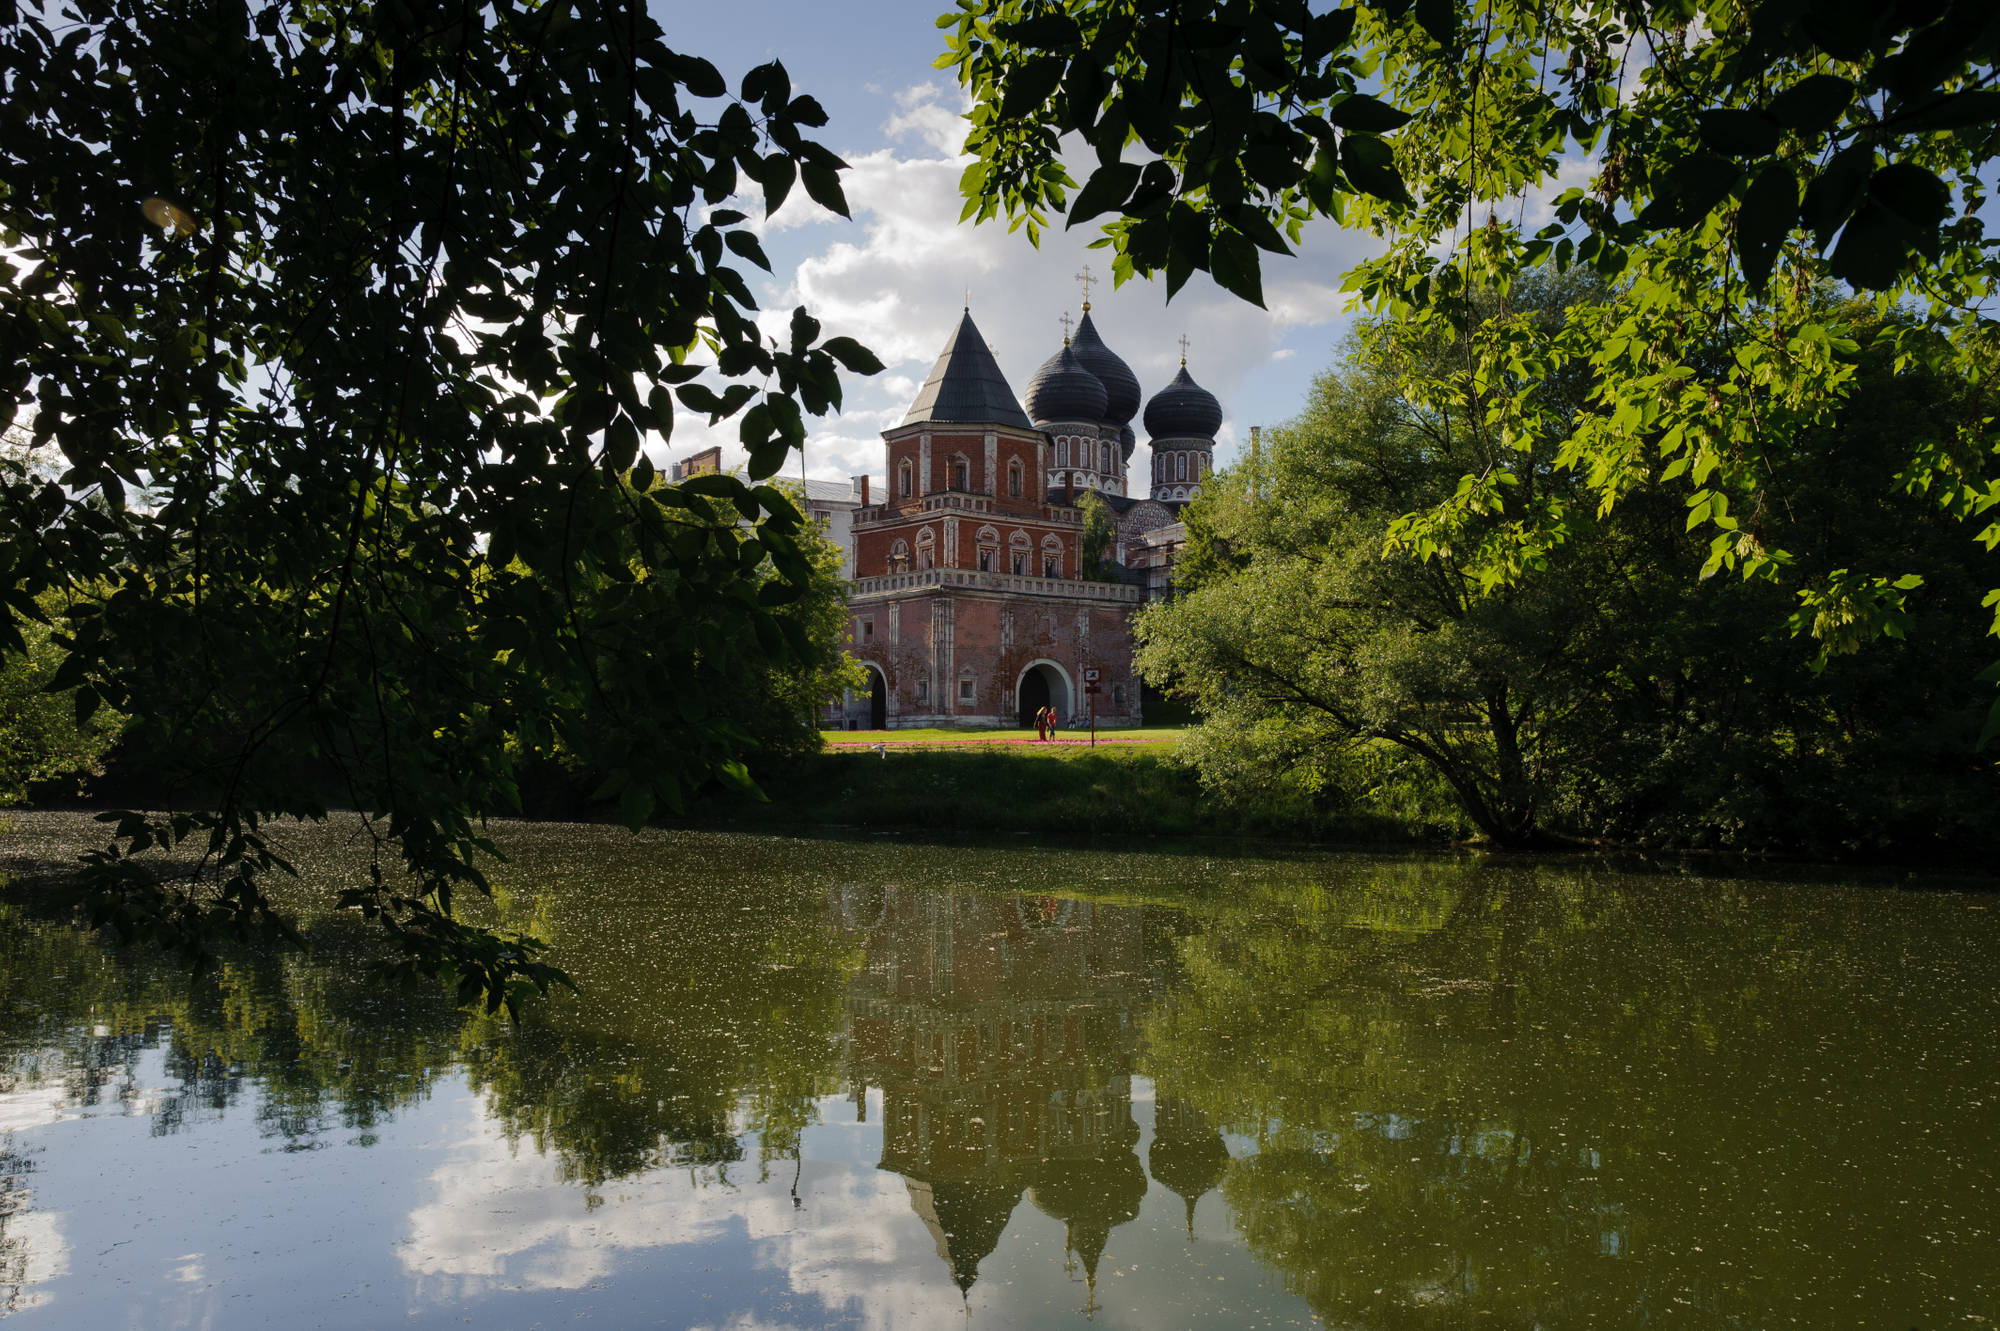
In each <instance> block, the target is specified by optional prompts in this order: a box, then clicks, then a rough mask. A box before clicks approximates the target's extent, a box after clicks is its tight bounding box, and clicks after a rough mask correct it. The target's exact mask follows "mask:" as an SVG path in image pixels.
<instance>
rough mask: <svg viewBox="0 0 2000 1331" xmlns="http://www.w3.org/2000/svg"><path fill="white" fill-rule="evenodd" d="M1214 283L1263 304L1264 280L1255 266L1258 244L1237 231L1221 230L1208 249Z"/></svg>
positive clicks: (1258, 304) (1256, 265) (1260, 306)
mask: <svg viewBox="0 0 2000 1331" xmlns="http://www.w3.org/2000/svg"><path fill="white" fill-rule="evenodd" d="M1209 264H1210V271H1211V273H1212V274H1213V275H1214V277H1215V281H1216V285H1218V286H1220V287H1221V288H1222V289H1223V290H1225V291H1227V292H1230V293H1231V294H1232V295H1236V296H1240V297H1241V298H1242V299H1244V300H1247V301H1249V302H1250V303H1251V304H1252V305H1255V306H1257V307H1258V308H1260V309H1261V308H1263V305H1264V281H1263V277H1262V275H1261V273H1260V272H1259V270H1258V263H1257V247H1256V246H1255V245H1254V244H1252V243H1251V241H1250V238H1249V237H1248V236H1246V235H1244V234H1243V233H1242V232H1240V231H1222V232H1218V233H1217V234H1216V237H1215V243H1214V245H1213V247H1212V248H1211V249H1210V251H1209Z"/></svg>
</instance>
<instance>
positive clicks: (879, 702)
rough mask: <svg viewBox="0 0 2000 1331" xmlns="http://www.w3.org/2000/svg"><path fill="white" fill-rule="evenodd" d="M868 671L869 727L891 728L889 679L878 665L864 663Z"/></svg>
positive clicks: (875, 728) (878, 728)
mask: <svg viewBox="0 0 2000 1331" xmlns="http://www.w3.org/2000/svg"><path fill="white" fill-rule="evenodd" d="M864 665H865V668H866V669H867V671H868V728H869V729H870V730H887V729H888V728H889V680H888V677H887V676H885V675H884V674H883V673H882V668H881V667H880V666H877V665H873V664H869V663H864Z"/></svg>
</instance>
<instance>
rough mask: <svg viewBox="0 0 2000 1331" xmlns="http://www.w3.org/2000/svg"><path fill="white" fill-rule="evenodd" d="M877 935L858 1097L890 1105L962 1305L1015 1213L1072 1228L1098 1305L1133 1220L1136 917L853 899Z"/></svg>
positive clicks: (1143, 990) (914, 1193)
mask: <svg viewBox="0 0 2000 1331" xmlns="http://www.w3.org/2000/svg"><path fill="white" fill-rule="evenodd" d="M838 906H839V911H840V915H841V919H842V922H843V923H844V924H846V925H847V926H848V927H849V928H853V929H858V930H861V931H864V932H865V933H866V935H867V949H868V965H867V967H866V969H865V971H863V972H862V973H861V974H860V975H859V976H858V977H857V979H856V981H855V983H854V985H853V986H852V988H851V989H850V990H849V996H848V1000H847V1007H848V1017H849V1027H850V1039H851V1051H852V1071H853V1075H854V1078H855V1087H854V1094H855V1096H856V1098H857V1100H858V1101H860V1102H861V1103H862V1104H864V1105H865V1103H866V1093H867V1087H868V1086H869V1085H870V1084H874V1085H879V1086H880V1087H881V1088H882V1103H883V1116H884V1123H883V1128H882V1161H881V1164H882V1168H884V1169H889V1170H894V1171H895V1172H896V1173H898V1174H901V1175H902V1176H903V1178H904V1180H905V1182H906V1184H907V1185H908V1187H909V1190H910V1201H911V1205H912V1206H913V1207H915V1209H916V1212H917V1214H918V1215H919V1216H921V1217H922V1218H923V1221H924V1223H925V1224H926V1225H927V1226H929V1228H930V1231H931V1233H932V1235H933V1236H934V1237H935V1238H936V1239H937V1245H938V1255H939V1256H940V1257H942V1258H943V1259H944V1261H945V1263H946V1265H947V1266H949V1267H950V1268H951V1274H952V1279H953V1280H954V1281H955V1282H956V1283H957V1285H958V1287H959V1289H960V1291H961V1292H964V1291H969V1290H970V1289H971V1287H972V1283H973V1281H974V1280H975V1279H977V1278H978V1274H979V1263H980V1262H981V1261H983V1260H984V1259H985V1258H986V1257H987V1255H988V1254H990V1253H991V1252H992V1251H993V1250H994V1248H995V1247H996V1246H997V1245H998V1244H999V1242H1000V1235H1001V1233H1002V1231H1004V1230H1005V1229H1006V1227H1007V1222H1008V1221H1009V1219H1011V1218H1012V1216H1013V1214H1014V1211H1015V1209H1016V1207H1017V1206H1018V1205H1019V1203H1020V1200H1021V1195H1022V1193H1023V1192H1024V1191H1027V1192H1028V1194H1029V1197H1030V1199H1031V1200H1032V1201H1033V1202H1034V1204H1035V1206H1036V1207H1037V1208H1038V1209H1040V1210H1041V1211H1043V1212H1044V1213H1046V1214H1048V1215H1050V1216H1053V1217H1054V1218H1056V1219H1058V1220H1060V1221H1062V1222H1063V1224H1064V1226H1065V1229H1066V1235H1067V1239H1068V1243H1067V1249H1066V1250H1073V1251H1075V1252H1076V1253H1077V1254H1078V1255H1079V1256H1080V1257H1081V1258H1082V1260H1083V1265H1084V1272H1085V1277H1086V1279H1087V1280H1088V1281H1090V1282H1091V1285H1092V1288H1093V1291H1094V1289H1095V1281H1096V1272H1097V1263H1098V1258H1099V1257H1100V1255H1101V1254H1102V1253H1103V1251H1104V1246H1105V1243H1106V1241H1107V1240H1108V1238H1109V1236H1110V1234H1111V1231H1112V1229H1113V1228H1115V1227H1116V1226H1118V1225H1121V1224H1123V1223H1125V1222H1126V1221H1128V1220H1131V1219H1132V1218H1133V1217H1134V1216H1136V1215H1137V1214H1138V1212H1139V1201H1140V1199H1141V1198H1142V1197H1144V1195H1145V1192H1146V1175H1145V1172H1144V1170H1143V1169H1141V1167H1140V1164H1139V1157H1138V1154H1137V1152H1136V1150H1135V1149H1134V1147H1135V1146H1136V1144H1137V1142H1138V1138H1139V1129H1138V1125H1137V1124H1136V1123H1134V1122H1133V1119H1132V1062H1133V1056H1134V1053H1135V1049H1136V1039H1137V1029H1138V1023H1137V1017H1138V1013H1139V1008H1140V1007H1141V1006H1142V1004H1143V1003H1144V1001H1145V999H1146V998H1147V997H1148V996H1149V992H1148V985H1149V979H1148V973H1149V970H1148V967H1147V965H1146V957H1145V955H1144V953H1145V945H1144V933H1143V930H1142V926H1141V919H1142V917H1141V913H1140V912H1139V911H1137V910H1132V909H1116V908H1107V907H1099V906H1093V905H1091V904H1090V903H1088V902H1073V901H1062V900H1058V899H1055V898H1051V897H1039V898H1037V897H1025V898H1019V899H1014V898H1007V897H989V896H980V895H973V894H960V893H941V892H923V893H905V894H898V893H896V892H895V891H894V890H893V889H846V890H844V891H843V893H842V896H841V899H840V901H839V903H838Z"/></svg>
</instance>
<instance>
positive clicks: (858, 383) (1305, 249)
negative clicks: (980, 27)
mask: <svg viewBox="0 0 2000 1331" xmlns="http://www.w3.org/2000/svg"><path fill="white" fill-rule="evenodd" d="M896 105H897V111H896V113H895V114H894V115H892V116H891V117H890V118H889V120H888V121H887V122H886V123H885V124H884V126H883V132H884V134H885V136H886V137H888V138H889V139H891V140H892V144H891V146H886V147H881V148H877V149H874V150H873V151H869V152H865V153H859V154H850V155H849V162H850V164H851V166H852V168H853V169H852V170H851V171H849V172H848V173H847V174H846V176H845V177H844V180H843V184H844V188H845V191H846V195H847V200H848V204H849V207H850V210H851V212H852V213H853V216H854V221H853V222H852V223H841V222H839V221H838V220H837V219H835V220H834V223H833V225H832V226H830V227H828V228H825V229H822V228H820V227H819V226H818V225H817V224H818V223H819V222H820V221H821V220H824V219H826V218H827V216H828V215H827V214H826V213H825V212H824V211H823V210H814V209H811V208H806V207H797V206H795V205H794V204H791V203H788V204H787V206H786V207H785V208H784V209H781V210H780V212H779V214H778V216H777V217H775V218H773V219H772V222H771V227H772V229H773V230H786V229H791V230H792V234H791V235H790V236H789V237H785V238H784V239H785V240H786V241H787V242H788V243H791V244H801V246H802V250H803V252H802V253H801V255H800V257H799V258H798V259H797V262H796V264H795V265H794V266H792V267H791V268H790V269H789V272H788V271H787V269H786V266H785V265H784V264H780V265H779V275H778V277H777V278H775V279H766V281H765V284H764V290H763V291H761V292H759V298H760V300H762V301H763V302H764V304H765V306H766V307H767V314H766V315H765V322H766V326H767V327H768V328H769V329H770V330H771V331H773V332H775V331H777V330H778V329H780V328H782V327H783V326H784V325H785V323H786V321H787V320H789V318H790V317H791V316H790V312H791V310H792V308H793V307H794V306H797V305H801V304H802V305H804V306H805V307H806V308H807V309H808V310H810V311H811V312H812V314H813V315H814V317H816V318H818V319H819V320H821V322H822V323H823V324H824V325H825V328H826V330H827V332H828V333H829V334H836V333H837V334H845V335H847V336H849V337H853V338H856V339H858V340H859V341H860V342H862V343H863V344H864V345H866V346H867V347H869V348H870V349H871V350H873V351H874V352H875V353H876V355H878V356H879V357H881V359H882V361H883V362H884V364H885V365H887V366H888V372H887V373H885V374H882V375H878V376H877V377H875V378H874V379H872V380H859V379H848V380H846V381H845V382H846V389H847V402H846V410H845V412H844V413H843V414H841V415H840V416H838V417H830V418H828V419H826V420H824V421H820V422H814V423H812V426H813V428H812V429H811V432H810V442H809V445H808V448H807V456H806V468H807V470H808V471H809V473H810V474H812V475H814V476H818V477H824V478H832V479H844V478H845V477H848V476H851V475H857V474H861V473H863V472H867V473H871V474H875V475H876V476H877V477H878V479H879V476H880V473H881V470H882V443H881V440H880V437H879V434H880V431H882V430H884V429H887V428H889V427H891V426H893V425H895V424H897V423H899V422H900V421H901V420H902V417H903V414H904V412H905V411H906V410H907V409H908V407H909V404H910V402H911V400H912V399H913V398H914V397H915V396H916V392H917V389H918V387H919V386H920V385H921V384H922V382H923V380H924V378H925V376H926V375H928V373H929V371H930V366H931V363H932V362H933V361H934V360H935V359H936V358H937V355H938V353H939V351H940V350H942V348H943V346H944V343H945V339H946V338H947V337H948V336H949V335H950V333H951V331H952V329H953V327H954V326H955V325H956V323H957V320H958V317H959V311H960V307H961V306H962V305H963V304H964V303H965V299H966V292H967V290H968V288H969V289H970V292H971V308H972V316H973V319H974V320H975V321H976V322H977V323H978V325H979V329H980V331H981V332H982V333H983V334H984V335H985V336H986V339H987V341H988V343H989V344H990V345H991V346H992V347H993V350H994V352H995V354H996V356H997V357H998V359H999V361H1000V365H1001V368H1002V369H1003V370H1004V371H1005V372H1006V375H1007V379H1008V382H1009V383H1010V384H1012V385H1013V388H1014V391H1015V393H1016V395H1017V396H1018V395H1020V394H1022V393H1024V392H1025V390H1026V388H1027V383H1028V380H1029V378H1030V377H1031V376H1032V375H1033V374H1034V371H1035V369H1036V368H1037V367H1038V366H1039V365H1040V364H1041V363H1042V361H1044V360H1045V359H1047V358H1048V357H1049V356H1051V355H1053V354H1055V352H1056V351H1057V350H1058V349H1059V347H1060V346H1061V339H1062V330H1061V327H1060V325H1059V324H1058V322H1057V316H1058V315H1060V314H1061V313H1063V312H1064V311H1068V312H1069V313H1070V314H1071V315H1072V316H1074V315H1075V314H1076V312H1077V308H1078V305H1079V301H1080V294H1079V290H1078V283H1077V281H1076V278H1075V274H1076V273H1078V272H1079V271H1080V270H1081V269H1082V267H1083V266H1084V265H1085V264H1086V263H1088V264H1089V265H1090V268H1091V271H1092V272H1093V274H1095V275H1097V276H1099V277H1101V278H1104V279H1106V280H1104V281H1103V282H1102V284H1101V285H1100V286H1099V287H1098V288H1097V289H1096V291H1095V293H1094V296H1093V300H1092V306H1093V316H1094V318H1095V321H1096V323H1097V326H1098V330H1099V331H1100V332H1101V333H1102V335H1103V336H1104V339H1105V341H1106V342H1107V343H1108V344H1109V345H1110V346H1111V348H1112V349H1113V350H1115V351H1116V352H1118V354H1119V355H1121V356H1123V357H1124V358H1125V360H1126V362H1127V363H1129V364H1130V365H1131V367H1132V369H1133V372H1134V373H1135V374H1136V375H1137V376H1138V378H1139V384H1140V389H1141V392H1142V395H1144V396H1150V395H1151V394H1152V393H1154V392H1156V391H1158V389H1159V388H1160V387H1161V386H1162V385H1164V384H1165V383H1166V381H1167V380H1168V379H1170V378H1172V377H1173V374H1174V371H1175V369H1176V367H1177V365H1178V363H1179V357H1180V347H1179V345H1178V339H1179V337H1180V336H1181V334H1183V333H1186V334H1187V336H1188V338H1189V340H1190V344H1191V345H1190V347H1189V350H1188V370H1189V373H1190V374H1192V375H1193V376H1194V378H1195V379H1196V380H1197V381H1198V382H1199V383H1201V384H1202V385H1203V386H1204V387H1206V388H1208V389H1209V390H1210V391H1211V392H1213V393H1215V394H1216V396H1217V397H1218V398H1219V399H1220V400H1221V402H1222V407H1223V414H1224V418H1225V425H1224V428H1223V431H1222V432H1221V433H1220V434H1219V435H1218V439H1220V440H1223V441H1225V442H1227V441H1228V440H1232V439H1235V438H1237V437H1239V436H1241V435H1243V434H1245V433H1247V425H1244V424H1243V423H1245V422H1249V421H1265V420H1273V419H1283V418H1285V417H1288V416H1290V415H1292V414H1293V412H1294V411H1295V410H1296V409H1297V407H1298V405H1299V404H1298V401H1297V400H1296V399H1290V400H1285V401H1264V400H1247V399H1245V398H1244V397H1243V396H1242V395H1241V392H1240V390H1242V389H1243V388H1244V386H1245V384H1246V381H1248V380H1249V379H1250V377H1251V376H1252V375H1253V374H1254V373H1255V372H1256V371H1257V370H1258V369H1259V368H1261V367H1262V366H1264V365H1267V364H1269V363H1271V362H1275V361H1279V360H1284V359H1288V358H1289V357H1290V355H1291V354H1293V353H1290V352H1285V351H1283V350H1282V349H1281V348H1280V347H1279V345H1278V343H1279V340H1280V339H1281V338H1283V337H1285V336H1286V335H1287V334H1289V333H1294V332H1296V331H1297V330H1300V329H1308V328H1315V327H1326V328H1328V330H1329V332H1328V335H1327V339H1326V340H1328V341H1329V342H1330V341H1332V340H1333V334H1332V329H1333V328H1334V326H1336V325H1337V324H1339V323H1340V322H1341V321H1342V320H1343V319H1344V318H1345V317H1346V314H1347V310H1348V297H1347V296H1346V294H1345V293H1343V292H1342V291H1341V290H1340V282H1341V278H1342V276H1343V275H1344V274H1345V273H1346V271H1347V269H1348V268H1349V267H1351V266H1352V265H1353V264H1354V263H1355V262H1356V261H1357V260H1358V259H1359V258H1361V257H1362V256H1363V255H1365V254H1367V253H1369V252H1371V251H1373V250H1375V249H1377V248H1379V246H1380V243H1381V242H1380V241H1378V240H1376V239H1375V238H1373V237H1371V236H1368V235H1365V234H1363V233H1358V232H1352V231H1343V230H1341V229H1339V228H1337V227H1335V226H1333V225H1332V224H1331V223H1323V224H1320V225H1317V226H1315V227H1312V228H1309V229H1308V231H1307V233H1306V236H1305V241H1304V243H1303V244H1302V245H1301V246H1300V251H1301V252H1300V254H1299V255H1298V256H1297V257H1293V258H1284V257H1280V256H1275V255H1266V256H1265V264H1264V290H1265V300H1266V304H1267V305H1268V307H1269V308H1268V310H1260V309H1257V308H1255V307H1254V306H1251V305H1249V304H1247V303H1245V302H1243V301H1241V300H1238V299H1237V298H1236V297H1234V296H1232V295H1230V294H1228V293H1227V292H1224V291H1222V290H1221V289H1219V288H1217V287H1216V286H1215V285H1214V284H1213V283H1212V282H1210V281H1209V280H1208V278H1207V277H1206V276H1205V275H1203V274H1196V275H1195V278H1194V280H1193V281H1191V282H1190V283H1189V284H1188V286H1187V288H1186V289H1185V290H1183V291H1182V292H1181V293H1180V294H1179V295H1178V296H1177V297H1176V298H1175V300H1174V301H1173V303H1172V304H1171V305H1169V304H1168V303H1167V301H1166V290H1165V286H1164V284H1163V283H1139V282H1134V283H1130V284H1128V285H1127V286H1126V287H1125V288H1123V289H1122V290H1119V291H1115V292H1114V291H1113V290H1111V283H1110V281H1109V280H1108V278H1109V273H1110V259H1109V256H1108V252H1107V251H1103V250H1091V249H1089V248H1088V246H1089V243H1090V241H1092V240H1093V239H1095V238H1096V236H1097V234H1098V233H1097V231H1096V229H1095V227H1094V226H1085V227H1080V228H1078V229H1077V230H1076V231H1073V232H1064V231H1062V230H1061V229H1060V224H1059V223H1058V226H1057V228H1056V229H1053V230H1051V231H1048V232H1045V233H1044V234H1043V237H1042V243H1041V247H1040V249H1039V250H1038V249H1036V248H1034V247H1032V246H1030V245H1029V244H1028V242H1027V240H1026V238H1025V236H1024V235H1023V234H1021V233H1019V232H1015V233H1009V232H1008V230H1007V228H1006V226H1005V225H1004V224H998V223H988V224H986V225H984V226H972V225H970V224H968V225H964V226H961V225H960V224H959V221H958V218H959V212H960V209H961V207H962V206H963V201H962V199H961V197H960V195H959V189H958V182H959V176H960V173H961V172H962V171H963V169H964V163H965V159H963V158H961V157H960V156H958V152H957V149H958V145H959V143H960V142H961V141H962V140H963V138H964V127H963V122H962V121H960V120H959V119H958V108H961V107H962V105H963V102H962V100H961V94H960V93H959V92H958V90H956V89H955V88H949V87H946V86H944V85H941V84H920V85H917V86H916V87H913V88H909V89H906V90H904V91H903V92H902V93H900V94H898V96H897V97H896ZM809 223H810V224H812V225H811V226H810V227H808V224H809ZM822 237H824V239H822ZM774 258H775V256H774ZM1266 391H1269V390H1268V386H1267V387H1266ZM1142 417H1143V404H1142ZM1133 428H1134V430H1135V431H1136V432H1137V433H1138V434H1139V436H1140V439H1141V441H1142V443H1141V446H1140V448H1139V450H1138V452H1137V454H1136V455H1135V456H1134V458H1133V461H1132V468H1133V472H1134V474H1135V475H1136V476H1141V477H1143V476H1144V475H1145V473H1146V468H1148V467H1149V466H1150V462H1151V459H1150V453H1149V452H1148V450H1147V449H1146V448H1145V446H1144V443H1143V441H1144V439H1145V433H1146V432H1145V428H1144V422H1143V419H1140V420H1135V421H1134V422H1133ZM710 443H720V444H722V445H723V446H724V453H725V457H726V459H728V460H730V461H732V462H734V461H738V460H740V459H741V457H742V453H741V450H740V449H738V448H736V447H735V424H734V422H725V423H724V424H723V426H722V427H721V428H719V429H716V430H709V429H707V428H706V426H705V423H703V422H699V421H695V422H690V421H687V420H686V419H685V418H684V419H683V420H682V422H681V423H680V425H679V426H678V427H677V429H676V433H675V436H674V439H673V447H672V449H671V452H672V455H673V456H674V457H685V456H687V455H688V454H689V453H691V452H693V451H695V450H696V449H698V448H702V447H706V446H708V445H709V444H710ZM656 456H657V452H656ZM792 465H793V468H796V466H797V462H796V460H795V461H794V463H793V464H792ZM788 470H790V469H788Z"/></svg>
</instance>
